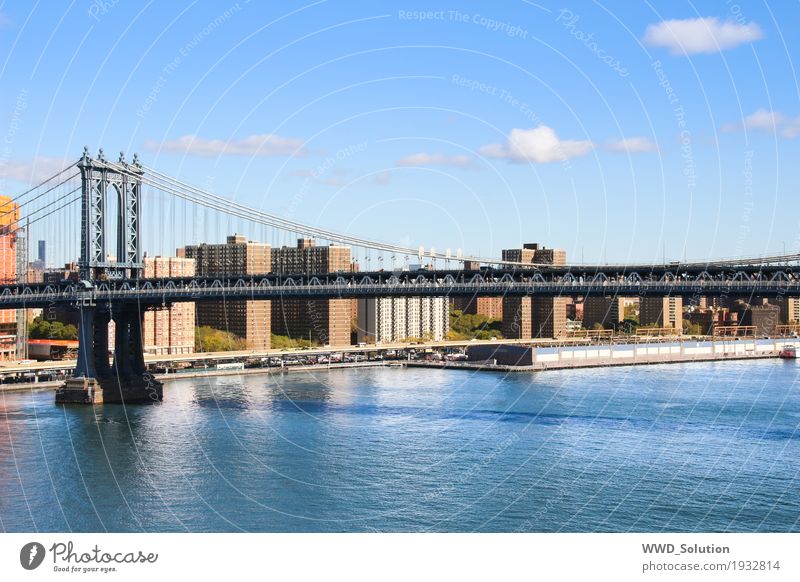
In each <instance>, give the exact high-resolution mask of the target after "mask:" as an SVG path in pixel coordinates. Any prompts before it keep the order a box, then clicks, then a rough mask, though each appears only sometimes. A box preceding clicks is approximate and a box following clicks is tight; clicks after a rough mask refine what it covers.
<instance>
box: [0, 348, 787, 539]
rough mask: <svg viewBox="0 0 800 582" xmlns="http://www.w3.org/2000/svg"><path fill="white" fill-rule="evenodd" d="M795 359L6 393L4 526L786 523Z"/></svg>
mask: <svg viewBox="0 0 800 582" xmlns="http://www.w3.org/2000/svg"><path fill="white" fill-rule="evenodd" d="M799 370H800V366H798V364H797V363H796V362H794V361H791V362H785V361H779V360H761V361H750V362H725V363H710V364H680V365H679V364H673V365H662V366H648V367H629V368H611V369H585V370H571V371H566V370H565V371H550V372H544V373H538V374H527V373H526V374H513V375H508V376H503V375H500V374H492V373H473V372H467V371H449V370H448V371H445V370H421V369H389V368H384V369H361V370H338V371H332V372H323V373H313V374H311V373H298V374H290V375H283V376H281V375H266V374H265V375H260V376H244V377H239V376H229V377H217V378H202V379H185V380H180V381H176V382H172V383H169V384H167V386H166V388H165V395H164V398H165V401H164V403H163V405H161V406H137V407H129V408H127V409H125V408H123V407H121V406H112V405H107V406H103V407H98V408H97V410H96V411H93V410H92V409H91V408H86V407H56V406H55V405H54V404H53V395H52V393H50V392H30V393H16V394H11V393H9V394H4V395H3V394H0V528H1V529H2V530H5V531H70V530H71V531H240V530H243V531H281V532H283V531H512V532H516V531H543V532H554V531H580V532H584V531H747V532H753V531H782V532H783V531H798V530H800V496H798V494H797V493H798V491H799V490H800V474H799V473H800V433H798V427H800V386H799V385H798V371H799Z"/></svg>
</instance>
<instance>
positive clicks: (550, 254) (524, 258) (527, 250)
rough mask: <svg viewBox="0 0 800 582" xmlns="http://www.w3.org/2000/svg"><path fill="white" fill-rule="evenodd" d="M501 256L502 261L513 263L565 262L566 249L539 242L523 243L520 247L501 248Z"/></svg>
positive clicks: (555, 263) (551, 263)
mask: <svg viewBox="0 0 800 582" xmlns="http://www.w3.org/2000/svg"><path fill="white" fill-rule="evenodd" d="M502 257H503V260H504V261H513V262H515V263H537V264H544V265H566V264H567V251H565V250H563V249H549V248H547V247H545V246H543V245H540V244H539V243H525V244H523V245H522V248H521V249H503V251H502Z"/></svg>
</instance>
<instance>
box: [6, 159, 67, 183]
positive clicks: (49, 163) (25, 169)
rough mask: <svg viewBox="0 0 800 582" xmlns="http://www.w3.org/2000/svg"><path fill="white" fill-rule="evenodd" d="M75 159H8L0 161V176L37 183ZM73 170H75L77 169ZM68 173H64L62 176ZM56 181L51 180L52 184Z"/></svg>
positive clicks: (16, 180)
mask: <svg viewBox="0 0 800 582" xmlns="http://www.w3.org/2000/svg"><path fill="white" fill-rule="evenodd" d="M75 161H76V160H70V161H67V160H65V159H64V158H48V157H37V158H34V159H33V160H31V161H21V160H9V161H7V162H2V163H0V178H2V179H5V180H14V181H15V182H23V183H25V184H39V183H40V182H43V181H44V180H46V179H48V178H50V177H51V176H53V175H55V174H57V173H58V172H60V171H61V170H63V169H64V168H66V167H67V166H69V165H70V164H71V163H73V162H75ZM74 171H75V172H77V169H76V170H74ZM68 175H69V174H64V175H63V178H66V177H67V176H68ZM63 178H62V179H63ZM58 182H59V180H56V181H53V185H55V184H57V183H58Z"/></svg>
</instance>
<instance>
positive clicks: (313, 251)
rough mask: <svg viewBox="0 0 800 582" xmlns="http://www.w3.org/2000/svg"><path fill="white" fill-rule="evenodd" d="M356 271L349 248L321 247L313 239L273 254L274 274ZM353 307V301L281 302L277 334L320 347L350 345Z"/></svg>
mask: <svg viewBox="0 0 800 582" xmlns="http://www.w3.org/2000/svg"><path fill="white" fill-rule="evenodd" d="M352 268H353V263H352V261H351V256H350V247H346V246H338V245H328V246H317V245H316V242H315V241H314V240H313V239H307V238H303V239H298V241H297V246H295V247H287V246H284V247H281V248H279V249H273V250H272V261H271V269H272V272H273V273H281V274H307V273H336V272H347V271H350V270H351V269H352ZM351 304H352V302H351V300H350V299H321V300H306V299H277V300H275V301H273V302H272V326H273V332H274V333H276V334H279V335H285V336H288V337H290V338H292V339H307V340H310V341H311V342H312V343H316V344H320V345H330V346H347V345H350V332H351V321H352V317H351V315H352V307H351Z"/></svg>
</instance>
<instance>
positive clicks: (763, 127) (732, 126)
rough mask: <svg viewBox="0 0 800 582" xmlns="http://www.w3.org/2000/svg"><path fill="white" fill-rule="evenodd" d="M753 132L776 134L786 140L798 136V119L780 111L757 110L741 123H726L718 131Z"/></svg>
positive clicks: (799, 120)
mask: <svg viewBox="0 0 800 582" xmlns="http://www.w3.org/2000/svg"><path fill="white" fill-rule="evenodd" d="M742 130H754V131H763V132H765V133H777V134H778V135H780V136H782V137H785V138H787V139H793V138H796V137H799V136H800V117H794V118H792V117H789V116H788V115H785V114H783V113H781V112H780V111H768V110H766V109H759V110H758V111H756V112H755V113H751V114H750V115H748V116H746V117H745V118H744V121H743V122H742V123H726V124H725V125H723V126H722V127H720V131H725V132H731V131H742Z"/></svg>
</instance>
